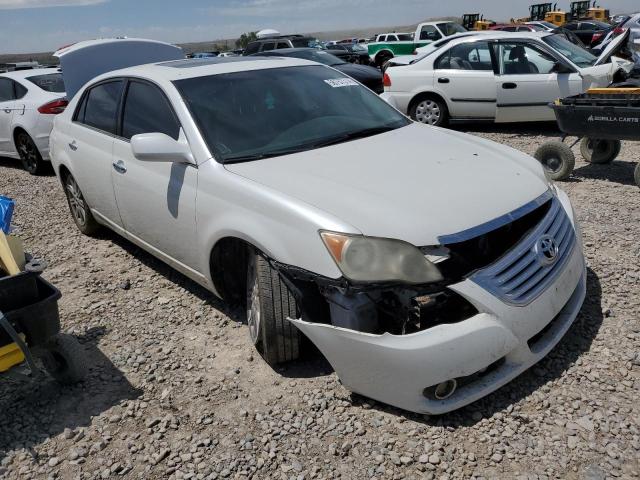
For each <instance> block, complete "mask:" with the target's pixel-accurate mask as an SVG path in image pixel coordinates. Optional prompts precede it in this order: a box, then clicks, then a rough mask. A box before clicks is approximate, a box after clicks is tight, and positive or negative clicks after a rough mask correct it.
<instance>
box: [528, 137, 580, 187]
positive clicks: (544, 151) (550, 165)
mask: <svg viewBox="0 0 640 480" xmlns="http://www.w3.org/2000/svg"><path fill="white" fill-rule="evenodd" d="M534 157H535V158H536V159H537V160H538V161H539V162H540V163H541V164H542V166H543V167H544V169H545V172H546V174H547V177H549V178H550V179H551V180H566V179H567V178H569V175H571V172H573V167H575V165H576V157H575V156H574V155H573V152H572V151H571V148H569V146H568V145H566V144H564V143H562V142H558V141H556V140H553V141H551V142H546V143H543V144H542V145H540V147H539V148H538V150H536V153H535V154H534Z"/></svg>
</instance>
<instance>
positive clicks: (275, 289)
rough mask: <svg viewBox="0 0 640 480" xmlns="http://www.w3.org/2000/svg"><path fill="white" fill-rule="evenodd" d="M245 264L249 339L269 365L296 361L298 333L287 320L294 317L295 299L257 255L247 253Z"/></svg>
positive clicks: (277, 276)
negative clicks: (246, 264) (247, 257)
mask: <svg viewBox="0 0 640 480" xmlns="http://www.w3.org/2000/svg"><path fill="white" fill-rule="evenodd" d="M247 263H248V266H247V325H248V327H249V338H251V341H252V342H253V344H254V345H255V347H256V349H257V350H258V352H260V354H261V355H262V357H263V358H264V360H265V361H266V362H267V363H268V364H269V365H271V366H275V365H278V364H280V363H284V362H290V361H292V360H296V359H297V358H298V357H299V356H300V340H301V338H300V331H299V330H298V328H297V327H296V326H295V325H293V324H292V323H291V322H289V321H288V320H287V317H292V318H297V317H298V307H297V304H296V300H295V298H294V297H293V295H292V294H291V291H290V290H289V288H288V287H287V285H286V284H285V283H284V282H283V281H282V279H281V278H280V275H279V274H278V272H277V271H276V270H274V269H273V268H272V267H271V265H269V262H267V261H266V260H265V259H264V257H262V256H261V255H260V254H259V253H254V252H251V254H250V255H249V259H248V262H247Z"/></svg>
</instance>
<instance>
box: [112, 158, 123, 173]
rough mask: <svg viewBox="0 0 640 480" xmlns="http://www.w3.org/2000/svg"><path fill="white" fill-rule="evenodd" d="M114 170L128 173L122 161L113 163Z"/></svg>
mask: <svg viewBox="0 0 640 480" xmlns="http://www.w3.org/2000/svg"><path fill="white" fill-rule="evenodd" d="M112 165H113V169H114V170H115V171H116V172H118V173H127V167H126V166H125V164H124V162H123V161H122V160H118V161H116V162H113V164H112Z"/></svg>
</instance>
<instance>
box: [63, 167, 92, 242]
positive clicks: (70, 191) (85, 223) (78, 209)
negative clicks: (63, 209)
mask: <svg viewBox="0 0 640 480" xmlns="http://www.w3.org/2000/svg"><path fill="white" fill-rule="evenodd" d="M63 184H64V193H65V194H66V195H67V203H68V204H69V210H70V211H71V216H72V217H73V221H74V222H75V224H76V226H77V227H78V230H80V231H81V232H82V233H84V234H85V235H91V234H93V233H95V232H96V230H98V228H99V225H98V222H96V219H95V218H93V214H92V213H91V210H90V209H89V205H87V202H86V200H85V199H84V196H83V195H82V192H81V191H80V187H79V186H78V183H77V182H76V180H75V178H73V176H72V175H71V174H70V173H69V174H67V175H66V176H65V177H64V179H63Z"/></svg>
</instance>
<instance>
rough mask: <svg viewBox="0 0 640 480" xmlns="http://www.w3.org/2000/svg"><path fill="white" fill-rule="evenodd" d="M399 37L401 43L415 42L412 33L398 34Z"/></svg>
mask: <svg viewBox="0 0 640 480" xmlns="http://www.w3.org/2000/svg"><path fill="white" fill-rule="evenodd" d="M397 35H398V41H399V42H413V34H412V33H398V34H397Z"/></svg>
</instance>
